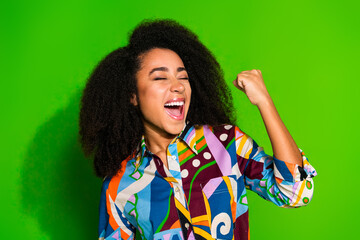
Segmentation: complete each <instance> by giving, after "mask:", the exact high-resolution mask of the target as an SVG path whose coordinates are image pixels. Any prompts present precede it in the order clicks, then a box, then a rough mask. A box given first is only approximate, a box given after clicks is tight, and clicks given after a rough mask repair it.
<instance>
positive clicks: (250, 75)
mask: <svg viewBox="0 0 360 240" xmlns="http://www.w3.org/2000/svg"><path fill="white" fill-rule="evenodd" d="M233 84H234V85H235V87H237V88H238V89H240V90H241V91H243V92H244V93H245V94H246V96H247V97H248V98H249V100H250V102H251V103H252V104H254V105H256V106H258V107H259V105H261V104H262V103H266V102H268V101H269V100H270V101H271V98H270V95H269V93H268V91H267V89H266V87H265V83H264V80H263V77H262V74H261V71H260V70H256V69H254V70H250V71H242V72H241V73H239V74H238V75H237V77H236V79H235V80H234V81H233Z"/></svg>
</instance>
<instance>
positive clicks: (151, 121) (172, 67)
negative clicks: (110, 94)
mask: <svg viewBox="0 0 360 240" xmlns="http://www.w3.org/2000/svg"><path fill="white" fill-rule="evenodd" d="M140 59H141V66H140V70H139V71H138V72H137V74H136V78H137V89H138V101H137V100H136V98H134V99H132V103H133V104H134V105H139V107H140V110H141V113H142V117H143V123H144V127H145V134H146V133H149V131H152V132H153V131H155V132H156V133H159V134H161V135H162V136H164V137H169V136H172V135H177V134H179V133H180V132H181V130H182V129H183V128H184V125H185V119H186V116H187V113H188V110H189V105H190V99H191V87H190V83H189V79H188V74H187V72H186V69H185V67H184V63H183V62H182V60H181V58H180V57H179V55H177V54H176V53H175V52H174V51H172V50H169V49H163V48H154V49H151V50H150V51H148V52H146V53H145V54H143V55H142V56H140Z"/></svg>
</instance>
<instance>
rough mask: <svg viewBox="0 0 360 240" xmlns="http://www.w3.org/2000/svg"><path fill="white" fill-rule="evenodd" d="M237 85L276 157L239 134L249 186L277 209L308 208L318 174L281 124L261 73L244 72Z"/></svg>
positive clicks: (257, 71) (235, 81) (256, 71)
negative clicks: (259, 119) (257, 116)
mask: <svg viewBox="0 0 360 240" xmlns="http://www.w3.org/2000/svg"><path fill="white" fill-rule="evenodd" d="M234 85H235V86H236V87H237V88H238V89H240V90H241V91H243V92H244V93H245V94H246V95H247V97H248V98H249V100H250V102H251V103H252V104H254V105H256V106H257V107H258V109H259V110H260V114H261V116H262V118H263V121H264V123H265V127H266V130H267V132H268V135H269V138H270V141H271V145H272V148H273V152H274V157H271V156H268V155H267V154H265V153H264V151H263V149H262V148H260V147H259V146H258V145H257V144H256V142H255V141H253V140H252V139H251V138H250V137H249V136H247V135H246V134H244V133H242V132H241V131H240V130H239V131H240V133H238V135H239V136H240V135H242V134H243V136H244V137H241V138H238V139H242V140H241V141H246V142H247V144H246V145H247V146H248V147H247V149H244V150H241V151H238V153H240V152H242V153H245V152H246V153H247V154H246V155H243V156H241V154H239V155H240V156H241V157H244V158H246V159H247V161H248V162H247V164H246V165H247V167H246V169H245V183H246V185H247V186H248V187H249V188H250V189H251V190H253V191H255V192H257V193H258V194H259V195H260V196H262V197H264V198H266V199H268V200H270V201H272V202H274V203H275V204H277V205H278V206H292V207H296V206H302V205H306V204H307V203H308V202H309V201H310V199H311V197H312V194H313V181H312V177H313V176H315V175H316V171H315V169H314V168H313V167H312V166H311V165H310V164H309V162H308V161H307V158H306V157H305V155H304V154H303V153H302V151H301V150H299V149H298V147H297V145H296V143H295V141H294V140H293V138H292V137H291V135H290V133H289V132H288V130H287V129H286V127H285V125H284V123H283V122H282V121H281V119H280V116H279V114H278V112H277V110H276V108H275V105H274V103H273V102H272V100H271V97H270V95H269V93H268V91H267V89H266V87H265V84H264V81H263V78H262V75H261V72H260V71H259V70H252V71H243V72H241V73H240V74H238V76H237V79H235V80H234ZM280 159H281V160H280Z"/></svg>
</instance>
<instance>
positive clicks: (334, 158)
mask: <svg viewBox="0 0 360 240" xmlns="http://www.w3.org/2000/svg"><path fill="white" fill-rule="evenodd" d="M130 2H131V1H120V0H117V1H89V0H87V1H85V0H83V1H76V0H71V1H69V0H65V1H61V2H59V1H7V2H6V3H3V4H2V7H1V10H0V11H1V12H0V13H1V73H0V74H1V75H0V76H1V78H0V79H1V95H0V98H1V99H0V100H1V101H0V102H1V109H2V114H1V135H2V138H1V152H2V156H1V166H2V167H1V181H0V182H1V225H0V233H1V237H0V238H1V239H96V237H97V221H98V219H97V218H98V202H99V196H100V186H101V179H97V178H96V177H95V176H94V174H93V171H92V167H91V163H90V161H89V160H88V159H85V158H84V157H83V155H82V152H81V149H80V147H79V144H78V141H77V139H78V135H77V132H78V125H77V124H78V112H79V99H80V96H81V91H82V89H83V87H84V85H85V82H86V79H87V77H88V76H89V73H90V72H91V71H92V69H93V68H94V66H95V65H96V63H97V62H98V61H100V60H101V59H102V58H103V57H104V56H105V55H106V54H108V53H109V52H110V51H112V50H114V49H115V48H117V47H119V46H122V45H124V44H126V42H127V40H126V38H127V33H128V32H129V31H130V30H131V29H132V28H133V27H134V26H135V25H136V24H137V23H138V22H139V21H141V20H142V19H144V18H155V17H156V18H173V19H175V20H178V21H179V22H181V23H182V24H184V25H186V26H188V27H189V28H190V29H192V30H193V31H194V32H196V33H197V34H198V35H199V37H200V39H201V40H202V41H203V43H204V44H205V45H206V46H208V47H209V48H210V49H211V50H212V51H213V53H214V54H215V56H216V57H217V59H218V60H219V62H220V64H221V65H222V67H223V69H224V72H225V77H226V81H227V82H228V83H229V85H231V82H232V80H233V79H234V78H235V76H236V74H237V73H239V72H240V71H243V70H249V69H254V68H256V69H260V70H261V71H262V73H263V77H264V80H265V83H266V85H267V88H268V90H269V92H270V94H271V96H272V97H273V100H274V102H275V105H276V106H277V109H278V111H279V113H280V115H281V117H282V119H283V121H284V122H285V124H286V125H287V127H288V128H289V131H290V132H291V134H292V135H293V137H294V139H295V141H296V142H297V144H298V145H299V147H300V148H301V149H303V150H304V152H305V153H306V154H307V156H308V158H309V161H310V162H311V163H312V164H313V166H314V167H315V168H316V169H317V171H318V176H317V177H316V178H315V194H314V198H313V200H312V202H311V203H310V204H309V206H307V207H303V208H299V209H282V208H278V207H276V206H275V205H273V204H272V203H270V202H266V201H264V200H263V199H261V198H260V197H258V196H257V195H255V194H253V193H249V205H250V210H249V214H250V232H251V238H252V239H294V240H295V239H305V238H306V239H352V238H353V236H354V234H359V233H360V232H359V227H358V224H357V223H356V219H357V215H358V214H359V204H358V199H359V190H358V188H357V187H356V186H357V185H356V184H357V183H356V181H357V180H358V176H357V175H358V171H359V167H360V166H359V162H360V159H359V157H358V156H357V155H356V152H357V150H356V148H358V147H359V143H360V142H359V140H358V139H357V136H358V135H359V127H358V126H357V124H358V123H359V120H358V118H359V109H360V108H359V107H358V106H357V105H358V104H359V103H360V101H359V93H360V92H359V88H360V84H359V82H360V81H359V80H360V79H359V77H358V75H359V74H358V71H359V67H358V66H359V60H358V59H359V54H360V51H359V40H360V39H359V29H360V28H359V18H358V13H359V10H360V9H359V4H358V1H342V2H340V1H324V0H321V1H314V0H311V1H310V0H305V1H286V0H283V1H277V0H275V1H265V0H262V1H249V0H248V1H245V0H237V1H225V0H223V1H195V0H191V1H188V0H183V1H133V2H131V3H130ZM231 88H232V92H233V96H234V101H235V106H236V109H237V116H238V125H239V126H240V127H241V128H242V129H243V130H244V131H245V132H247V133H248V134H249V135H250V136H252V137H253V138H254V139H255V140H256V141H257V142H258V143H259V144H261V145H263V146H264V148H265V150H266V152H268V153H269V154H272V153H271V145H270V142H269V140H268V138H267V135H266V131H265V128H264V126H263V123H262V120H261V117H260V114H259V112H258V110H257V108H256V107H255V106H253V105H251V104H250V102H249V101H248V99H247V98H246V96H245V95H244V94H243V93H242V92H240V91H238V90H237V89H235V88H234V87H232V86H231Z"/></svg>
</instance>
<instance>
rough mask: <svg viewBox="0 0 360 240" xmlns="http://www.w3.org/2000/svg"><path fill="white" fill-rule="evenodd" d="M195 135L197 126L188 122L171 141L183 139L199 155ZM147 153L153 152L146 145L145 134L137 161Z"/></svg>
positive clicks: (139, 147)
mask: <svg viewBox="0 0 360 240" xmlns="http://www.w3.org/2000/svg"><path fill="white" fill-rule="evenodd" d="M194 137H195V127H194V125H192V124H191V123H189V122H187V123H186V124H185V126H184V128H183V130H182V131H181V132H180V133H179V135H177V136H176V137H175V138H174V140H172V141H171V143H170V144H172V143H174V142H175V141H176V140H177V139H179V140H182V141H183V142H184V143H186V145H187V146H188V147H189V148H190V149H191V150H192V151H193V152H194V153H195V154H196V155H197V154H198V152H197V150H196V141H194V139H195V138H194ZM147 154H151V152H150V151H149V150H148V148H147V147H146V143H145V136H144V135H142V137H141V141H140V144H139V146H138V148H137V154H136V156H137V157H136V162H138V161H140V159H143V158H144V157H145V156H146V155H147Z"/></svg>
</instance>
